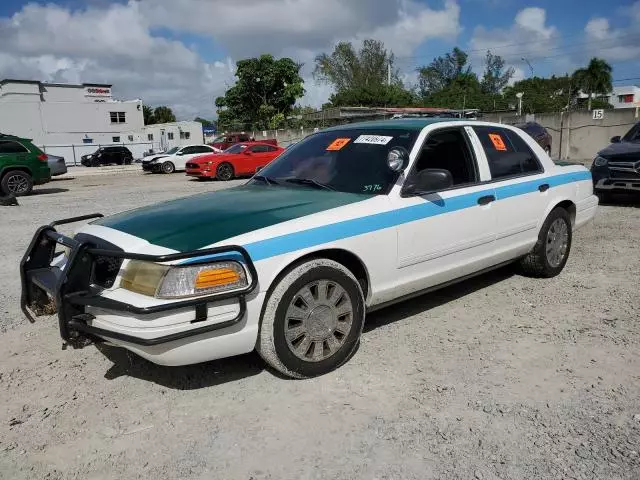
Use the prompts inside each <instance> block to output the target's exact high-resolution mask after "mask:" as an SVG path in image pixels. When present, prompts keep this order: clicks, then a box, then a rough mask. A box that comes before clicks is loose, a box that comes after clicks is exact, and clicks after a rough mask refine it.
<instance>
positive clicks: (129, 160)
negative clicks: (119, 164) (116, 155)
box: [124, 157, 133, 165]
mask: <svg viewBox="0 0 640 480" xmlns="http://www.w3.org/2000/svg"><path fill="white" fill-rule="evenodd" d="M132 163H133V158H131V157H124V164H125V165H131V164H132Z"/></svg>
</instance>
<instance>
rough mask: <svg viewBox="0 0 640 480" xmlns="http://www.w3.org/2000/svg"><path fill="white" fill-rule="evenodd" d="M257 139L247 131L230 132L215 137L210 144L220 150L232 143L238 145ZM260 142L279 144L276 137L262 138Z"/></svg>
mask: <svg viewBox="0 0 640 480" xmlns="http://www.w3.org/2000/svg"><path fill="white" fill-rule="evenodd" d="M255 141H256V139H255V138H252V137H251V136H249V135H248V134H246V133H228V134H227V135H221V136H219V137H216V138H214V139H213V142H211V143H210V144H209V145H210V146H212V147H214V148H217V149H219V150H226V149H227V148H229V147H231V146H232V145H236V144H238V143H243V142H255ZM260 142H262V143H268V144H269V145H274V146H276V147H277V146H278V140H276V139H275V138H265V139H263V140H260Z"/></svg>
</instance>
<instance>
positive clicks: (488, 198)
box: [478, 195, 496, 205]
mask: <svg viewBox="0 0 640 480" xmlns="http://www.w3.org/2000/svg"><path fill="white" fill-rule="evenodd" d="M495 199H496V197H495V196H493V195H485V196H484V197H480V198H479V199H478V205H487V204H489V203H491V202H493V201H495Z"/></svg>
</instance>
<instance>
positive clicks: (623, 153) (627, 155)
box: [598, 142, 640, 162]
mask: <svg viewBox="0 0 640 480" xmlns="http://www.w3.org/2000/svg"><path fill="white" fill-rule="evenodd" d="M598 155H600V156H601V157H604V158H606V159H607V160H619V161H628V162H633V161H634V160H640V143H631V142H620V143H612V144H611V145H609V146H608V147H607V148H605V149H604V150H600V151H599V152H598Z"/></svg>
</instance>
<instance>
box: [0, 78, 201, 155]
mask: <svg viewBox="0 0 640 480" xmlns="http://www.w3.org/2000/svg"><path fill="white" fill-rule="evenodd" d="M0 132H2V133H6V134H12V135H18V136H21V137H27V138H30V139H32V140H33V143H35V144H36V145H38V146H39V147H41V148H43V149H44V150H45V151H46V152H47V153H52V154H55V155H62V156H64V157H65V159H67V163H71V164H73V163H79V159H80V156H82V155H85V154H86V153H90V152H93V151H94V150H95V149H96V148H98V146H102V145H113V144H118V145H125V146H127V147H128V148H129V149H130V150H131V152H132V153H133V154H134V157H140V156H142V155H143V154H144V153H145V152H148V151H151V150H153V151H161V150H167V149H169V148H171V147H174V146H179V145H184V144H189V143H202V141H203V136H202V125H201V124H200V123H198V122H175V123H166V124H157V125H148V126H145V125H144V117H143V113H142V101H141V100H138V99H136V100H125V101H122V100H116V99H114V98H113V96H112V86H111V85H109V84H97V83H82V84H66V83H44V82H38V81H32V80H10V79H5V80H0ZM74 158H75V159H76V161H75V162H74Z"/></svg>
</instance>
